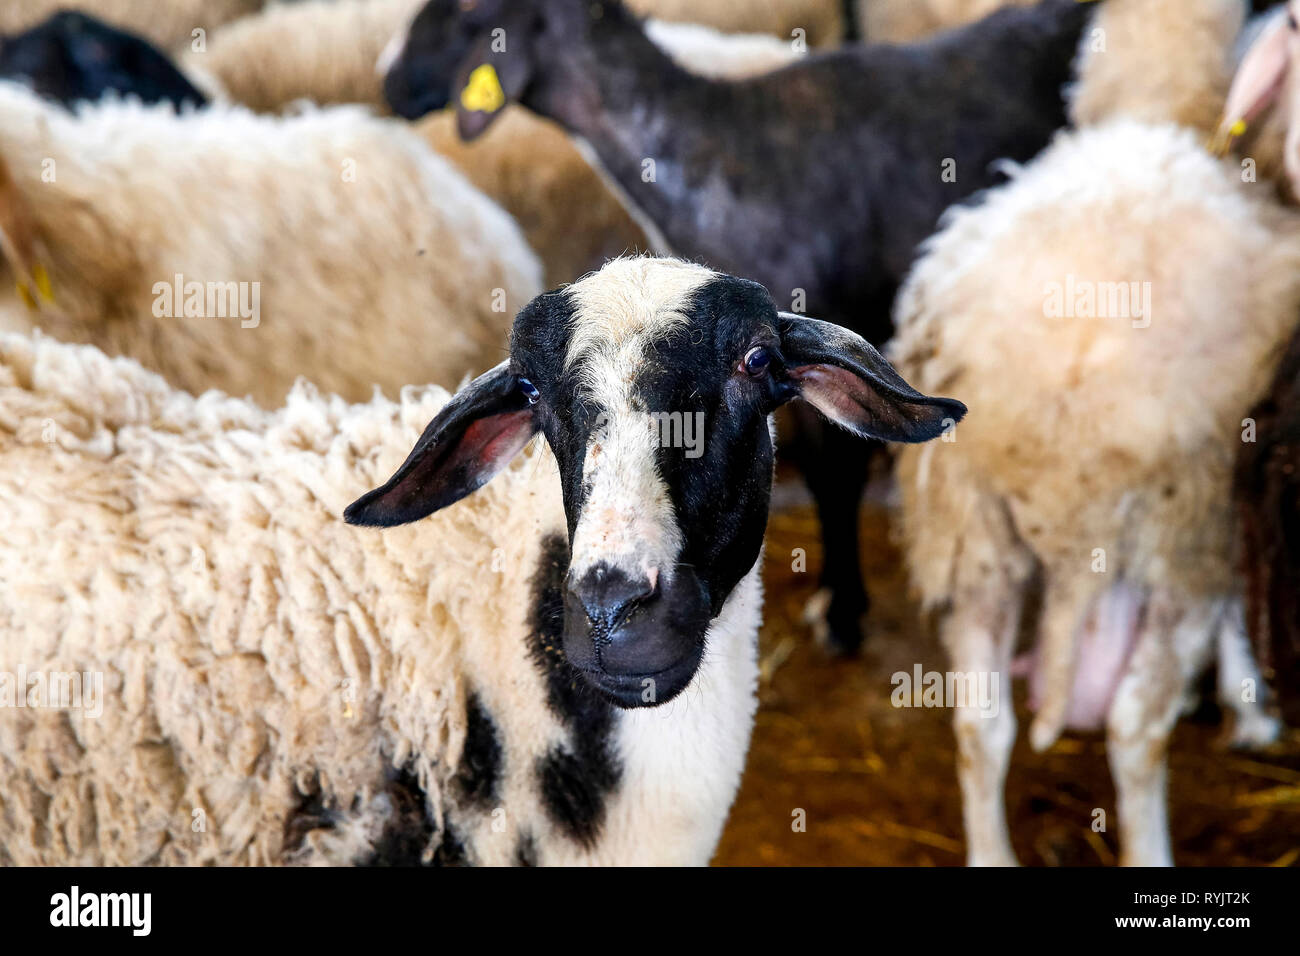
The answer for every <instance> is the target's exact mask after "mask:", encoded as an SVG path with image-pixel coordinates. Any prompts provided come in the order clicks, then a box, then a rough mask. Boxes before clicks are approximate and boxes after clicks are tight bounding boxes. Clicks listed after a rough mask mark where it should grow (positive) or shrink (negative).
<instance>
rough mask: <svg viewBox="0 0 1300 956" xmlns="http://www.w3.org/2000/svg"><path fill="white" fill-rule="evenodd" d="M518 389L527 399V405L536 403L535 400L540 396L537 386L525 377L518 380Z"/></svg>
mask: <svg viewBox="0 0 1300 956" xmlns="http://www.w3.org/2000/svg"><path fill="white" fill-rule="evenodd" d="M519 391H521V392H523V393H524V398H526V399H528V404H529V405H536V404H537V400H538V399H539V398H541V397H542V393H541V392H539V391H538V390H537V386H536V385H534V384H533V383H532V382H530V381H528V379H526V378H521V379H520V380H519Z"/></svg>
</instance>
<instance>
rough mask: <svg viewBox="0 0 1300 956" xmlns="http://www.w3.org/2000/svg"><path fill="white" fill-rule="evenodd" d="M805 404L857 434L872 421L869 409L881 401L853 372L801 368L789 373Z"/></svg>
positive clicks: (817, 366) (815, 367)
mask: <svg viewBox="0 0 1300 956" xmlns="http://www.w3.org/2000/svg"><path fill="white" fill-rule="evenodd" d="M790 377H791V378H792V379H794V380H795V381H796V382H798V383H799V384H800V386H801V388H802V391H803V397H804V399H805V400H806V401H808V402H809V403H811V405H812V406H813V407H814V408H815V409H817V410H818V411H819V412H821V413H822V414H823V415H825V416H826V417H827V418H829V419H830V420H831V421H833V422H836V423H838V424H840V425H843V426H845V427H846V428H852V429H853V430H855V431H856V430H858V429H860V428H861V427H862V425H864V424H866V423H867V422H868V421H870V420H871V419H872V418H874V416H872V415H871V414H870V413H869V411H868V409H869V408H870V407H871V405H872V404H874V403H878V402H879V401H880V398H879V396H877V395H876V393H875V390H874V389H872V388H871V387H870V386H868V385H867V383H866V382H864V381H862V379H860V378H858V376H856V375H854V374H853V373H852V372H850V371H847V370H845V369H842V368H840V367H839V366H837V365H801V366H799V367H797V368H793V369H791V370H790Z"/></svg>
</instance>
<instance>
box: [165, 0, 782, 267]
mask: <svg viewBox="0 0 1300 956" xmlns="http://www.w3.org/2000/svg"><path fill="white" fill-rule="evenodd" d="M419 6H420V3H419V2H416V3H411V2H409V0H313V2H305V3H297V4H294V5H292V6H272V7H268V8H267V9H266V10H265V11H263V12H262V13H261V14H259V15H257V16H253V17H247V18H245V19H243V20H241V21H239V22H237V23H234V24H231V25H230V26H229V27H227V28H225V29H223V30H219V31H217V32H216V33H215V34H214V35H213V37H212V39H211V42H210V43H209V44H208V48H207V51H206V52H204V53H190V54H188V55H186V56H185V57H184V58H183V59H182V64H183V66H184V68H185V69H186V70H187V71H190V72H191V73H195V74H197V75H210V76H211V77H212V78H213V80H214V81H215V84H216V85H218V86H219V87H220V88H221V90H222V91H223V92H224V94H225V95H227V96H229V97H230V98H231V99H233V100H234V101H236V102H239V103H242V104H244V105H246V106H249V107H251V108H253V109H258V110H278V109H282V108H284V107H285V106H287V105H289V104H290V103H292V102H293V101H295V100H297V99H299V98H307V99H311V100H313V101H314V102H316V103H320V104H326V103H364V104H367V105H376V104H382V91H381V83H382V75H381V74H379V73H377V72H376V67H375V64H376V61H377V60H381V56H380V54H381V52H382V51H383V50H384V48H385V45H387V46H388V48H389V51H390V52H389V53H388V54H386V56H388V57H395V56H396V55H397V53H398V52H400V43H397V44H393V43H390V42H389V41H390V40H392V39H393V38H394V36H396V37H397V38H398V39H399V40H400V38H401V36H402V35H403V33H404V30H405V28H406V27H407V26H408V25H409V21H410V19H411V16H412V15H413V13H414V12H415V10H416V9H418V8H419ZM646 31H647V34H648V35H649V36H650V37H651V38H652V39H653V40H654V41H655V42H656V43H658V44H659V45H660V46H661V47H663V48H664V49H665V50H668V51H669V53H670V54H671V55H672V56H673V58H674V59H675V60H676V61H677V62H678V63H680V64H682V65H683V66H685V67H686V68H688V69H691V70H693V71H695V72H698V73H701V74H707V75H711V76H723V75H726V76H744V75H750V74H756V73H761V72H765V71H767V70H770V69H775V68H777V67H778V66H781V65H784V64H785V63H788V62H790V61H791V60H793V59H794V58H795V57H796V56H797V55H798V54H797V53H796V52H795V50H794V48H793V47H792V46H791V44H790V43H788V42H782V41H780V40H777V39H774V38H773V37H770V36H762V35H752V34H738V35H734V36H733V35H726V34H721V33H718V32H717V31H715V30H711V29H709V28H707V27H702V26H697V25H694V24H677V23H660V22H657V21H650V22H648V23H647V24H646ZM454 122H455V120H454V114H453V113H451V112H450V111H448V112H446V113H443V114H440V115H438V116H433V117H430V118H428V119H426V120H424V121H422V122H420V123H419V124H418V125H417V127H416V129H417V131H418V132H419V134H420V136H421V137H422V138H423V139H425V140H426V141H427V142H428V143H429V144H430V145H431V146H432V147H433V148H434V149H435V150H437V151H438V152H439V153H441V154H442V155H444V156H446V157H447V158H448V159H450V160H451V161H452V162H453V163H454V164H455V165H456V166H457V167H458V168H459V169H460V171H461V172H462V173H464V175H465V176H466V177H467V178H468V179H469V180H470V181H471V182H473V183H474V185H475V186H477V187H478V188H479V189H480V190H481V191H483V192H484V193H486V194H487V195H488V196H490V197H491V198H493V199H495V200H496V201H497V202H499V203H500V204H501V205H502V206H503V207H504V208H505V209H506V211H507V212H509V213H510V214H511V215H512V216H514V217H515V219H516V221H517V222H518V223H519V225H520V227H521V228H522V229H523V232H524V235H525V237H526V238H527V239H528V241H529V244H530V245H531V246H532V247H533V249H534V250H535V251H536V252H537V254H538V255H539V256H540V257H541V259H542V261H543V264H544V266H545V271H546V284H547V285H548V286H556V285H559V284H561V283H564V282H572V281H573V280H575V279H577V278H579V277H580V276H582V275H585V274H586V273H588V272H590V271H592V270H594V269H598V268H600V266H601V264H602V263H604V262H605V261H606V260H608V259H611V258H614V257H616V256H619V255H622V254H624V253H625V252H628V251H638V250H646V249H649V248H650V247H651V243H650V241H649V240H648V239H647V237H646V233H645V231H644V230H643V228H642V226H640V225H638V224H637V222H636V221H635V220H634V218H633V216H632V215H631V214H630V213H629V212H628V210H627V209H626V208H625V207H624V206H623V204H622V202H621V201H620V200H619V198H618V196H617V191H616V188H615V189H611V187H610V185H608V184H607V182H606V181H605V180H603V179H602V177H601V175H600V173H598V172H597V171H596V170H594V169H593V168H592V166H591V164H590V163H589V162H588V161H587V160H586V159H584V158H583V156H582V154H581V153H580V152H579V150H578V148H577V147H575V146H574V145H573V144H572V143H571V142H570V141H569V139H568V137H567V136H566V135H565V134H564V132H563V130H562V129H561V128H560V127H559V126H558V125H556V124H555V123H552V122H550V121H548V120H544V119H541V118H538V117H536V116H533V115H531V114H529V113H528V112H527V111H525V110H521V109H514V108H511V109H508V110H507V111H506V114H505V115H504V116H503V117H502V118H501V120H500V122H499V123H498V124H497V128H496V129H494V130H493V131H492V132H491V133H489V135H487V136H485V137H483V139H481V140H478V141H476V142H474V143H464V142H461V141H460V138H459V136H458V135H457V133H456V130H455V128H454ZM556 210H563V213H562V214H559V215H557V213H556Z"/></svg>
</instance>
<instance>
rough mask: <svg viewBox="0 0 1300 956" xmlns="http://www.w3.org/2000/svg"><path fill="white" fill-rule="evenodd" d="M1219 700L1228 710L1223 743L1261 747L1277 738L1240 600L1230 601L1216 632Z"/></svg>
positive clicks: (1276, 723)
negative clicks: (1229, 718)
mask: <svg viewBox="0 0 1300 956" xmlns="http://www.w3.org/2000/svg"><path fill="white" fill-rule="evenodd" d="M1218 658H1219V677H1218V697H1219V703H1220V704H1222V705H1223V706H1224V707H1226V708H1227V709H1228V710H1230V711H1231V712H1232V715H1233V716H1232V729H1231V730H1230V731H1229V733H1228V734H1227V741H1226V742H1227V743H1228V745H1229V746H1232V747H1243V748H1252V747H1263V746H1266V745H1268V744H1271V743H1272V742H1273V741H1275V740H1277V737H1278V734H1279V733H1281V730H1282V726H1281V723H1280V722H1279V721H1278V719H1277V717H1276V716H1274V715H1273V714H1271V713H1269V709H1268V705H1269V696H1268V685H1267V684H1266V682H1265V681H1264V678H1263V676H1262V675H1261V674H1260V672H1259V664H1258V663H1257V662H1256V661H1255V655H1254V653H1253V652H1252V650H1251V647H1250V640H1249V639H1248V638H1247V636H1246V622H1245V621H1244V620H1243V618H1242V607H1241V602H1240V601H1234V602H1233V604H1232V606H1231V607H1230V608H1229V610H1228V613H1226V614H1225V615H1224V616H1223V623H1222V624H1221V625H1220V627H1219V634H1218Z"/></svg>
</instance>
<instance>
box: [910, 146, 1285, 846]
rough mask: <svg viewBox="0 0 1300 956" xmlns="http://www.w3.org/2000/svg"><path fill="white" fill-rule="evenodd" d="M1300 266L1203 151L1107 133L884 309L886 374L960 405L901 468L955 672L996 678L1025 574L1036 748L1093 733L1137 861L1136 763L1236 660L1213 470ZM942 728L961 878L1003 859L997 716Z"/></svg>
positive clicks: (1155, 835)
mask: <svg viewBox="0 0 1300 956" xmlns="http://www.w3.org/2000/svg"><path fill="white" fill-rule="evenodd" d="M1133 156H1141V157H1142V158H1143V159H1142V162H1140V163H1133V162H1132V157H1133ZM1298 255H1300V232H1298V231H1297V225H1296V222H1295V220H1294V218H1293V217H1291V216H1289V215H1287V214H1286V213H1285V212H1283V211H1282V210H1280V209H1278V208H1275V207H1274V206H1272V205H1271V204H1270V203H1269V202H1268V201H1267V200H1266V198H1265V197H1263V196H1262V195H1259V194H1258V193H1252V192H1251V189H1250V187H1249V186H1247V185H1243V184H1242V183H1240V182H1238V181H1236V177H1235V176H1234V175H1233V172H1232V171H1231V170H1230V169H1229V168H1227V167H1225V166H1223V165H1221V164H1219V163H1218V162H1216V161H1215V160H1213V159H1212V158H1211V157H1210V156H1209V155H1208V154H1207V153H1206V152H1205V151H1204V149H1203V148H1202V146H1201V145H1200V143H1199V142H1198V137H1197V136H1196V134H1194V133H1192V132H1190V131H1186V130H1178V129H1176V128H1174V127H1172V126H1164V127H1151V126H1144V125H1141V124H1137V123H1134V122H1131V121H1117V122H1114V123H1111V124H1107V125H1105V126H1102V127H1098V128H1094V129H1090V130H1085V131H1081V132H1079V133H1075V134H1067V135H1062V136H1061V137H1059V138H1058V140H1057V141H1056V142H1055V143H1054V144H1053V145H1052V146H1051V147H1050V148H1049V149H1048V150H1047V151H1046V152H1045V153H1044V154H1043V155H1042V156H1041V157H1040V158H1039V159H1038V160H1037V161H1035V162H1034V163H1033V164H1031V165H1030V166H1028V167H1026V168H1024V169H1022V170H1019V171H1017V172H1016V173H1015V176H1014V179H1013V182H1012V183H1010V184H1009V185H1008V186H1006V187H1004V188H1000V189H997V190H993V191H990V192H989V193H988V194H987V195H986V197H985V199H984V201H983V203H981V204H980V205H979V206H978V207H975V208H971V209H960V210H954V211H953V212H952V213H951V214H950V215H949V216H948V218H947V222H946V225H945V227H944V228H943V230H942V231H941V232H940V233H939V234H938V235H936V237H935V238H934V239H932V240H931V241H930V242H929V243H928V244H927V247H926V251H925V254H924V257H923V258H922V259H921V260H920V261H919V262H918V265H917V267H916V269H915V270H914V271H913V273H912V275H911V276H910V277H909V279H908V281H907V283H906V284H905V286H904V288H903V289H902V291H901V292H900V296H899V301H898V310H897V314H896V318H897V320H898V327H899V334H898V338H897V340H896V342H895V345H894V354H895V356H896V357H897V358H898V359H899V362H900V367H901V368H904V369H907V370H908V371H910V372H911V380H913V381H919V383H921V384H918V387H921V388H924V387H926V386H927V385H929V386H933V385H934V384H935V383H936V382H939V381H942V382H943V387H944V388H950V389H952V390H954V391H956V392H958V393H959V394H962V396H963V397H964V398H965V399H967V400H968V401H969V404H970V407H971V408H972V414H971V415H970V417H969V418H968V420H967V423H966V424H964V425H962V427H961V429H960V431H959V433H958V434H957V435H956V436H955V437H956V440H955V441H954V442H952V443H950V444H944V445H937V446H935V447H934V449H933V450H932V451H929V452H925V451H922V452H920V453H918V452H916V451H914V450H912V449H907V450H904V451H903V452H902V454H901V455H900V458H899V469H898V476H899V482H900V485H901V487H902V490H903V501H904V519H903V527H904V538H905V556H906V560H907V563H908V566H909V569H910V572H911V577H912V580H913V581H914V583H915V585H916V587H917V588H918V590H919V591H920V595H921V598H922V600H923V602H924V604H925V605H926V606H927V607H930V608H945V609H947V610H948V616H947V619H946V620H945V623H944V625H943V634H944V640H945V643H946V644H947V646H948V648H949V651H950V653H951V654H952V656H953V662H954V666H955V667H956V669H958V670H967V669H970V670H981V669H984V670H988V669H992V670H997V671H1000V672H1003V673H1006V672H1007V668H1008V667H1009V665H1010V655H1011V652H1012V650H1013V647H1014V640H1015V633H1016V630H1017V627H1018V623H1017V622H1018V618H1019V613H1020V612H1019V609H1020V608H1022V607H1023V605H1024V602H1025V600H1026V596H1027V594H1028V593H1029V591H1030V589H1031V587H1032V586H1033V580H1034V578H1035V576H1036V574H1037V573H1039V572H1041V577H1042V587H1043V594H1044V597H1043V607H1042V609H1041V611H1040V612H1039V617H1038V623H1037V631H1038V634H1039V640H1038V648H1037V660H1036V667H1035V680H1034V684H1035V689H1036V693H1035V695H1034V696H1035V698H1036V701H1035V703H1036V704H1037V705H1038V706H1039V712H1038V716H1037V718H1036V720H1035V724H1034V728H1033V733H1032V740H1033V743H1034V745H1035V746H1036V747H1039V748H1043V747H1045V746H1047V745H1048V744H1050V743H1051V742H1052V740H1053V739H1055V737H1056V735H1057V734H1058V733H1059V732H1060V730H1061V728H1062V726H1064V725H1067V724H1075V723H1086V724H1090V725H1093V726H1095V724H1096V723H1098V722H1099V721H1100V720H1101V719H1103V718H1104V719H1105V720H1106V721H1107V723H1108V729H1109V738H1108V751H1109V753H1110V758H1111V764H1112V771H1113V773H1114V775H1115V777H1116V785H1117V788H1118V789H1119V791H1120V814H1121V828H1122V834H1123V838H1124V846H1125V856H1126V859H1128V860H1129V861H1130V862H1146V863H1158V862H1168V849H1167V826H1166V825H1165V824H1164V822H1163V821H1164V817H1163V813H1164V807H1163V762H1162V761H1163V758H1162V757H1161V756H1160V755H1159V754H1154V755H1153V753H1154V751H1153V749H1152V748H1149V747H1147V745H1146V743H1145V742H1146V741H1150V740H1152V739H1163V737H1164V736H1165V735H1167V733H1168V732H1169V730H1170V729H1171V727H1172V723H1173V721H1174V720H1175V719H1176V717H1177V715H1178V712H1179V709H1180V707H1181V703H1182V693H1183V691H1184V689H1185V687H1186V686H1187V685H1188V683H1189V682H1190V681H1191V680H1192V679H1193V678H1194V677H1195V676H1196V675H1197V674H1199V672H1200V671H1201V669H1202V668H1203V667H1204V666H1205V663H1206V661H1207V659H1208V656H1209V654H1210V653H1211V650H1212V648H1213V645H1214V642H1215V640H1216V639H1217V640H1218V641H1219V642H1220V644H1221V646H1229V645H1232V646H1235V644H1236V643H1237V642H1236V639H1237V637H1239V632H1240V588H1239V585H1238V581H1237V578H1236V575H1235V574H1234V569H1233V565H1232V558H1231V537H1232V531H1231V521H1230V510H1231V505H1230V501H1229V483H1230V473H1231V468H1232V461H1233V455H1234V450H1235V449H1236V448H1237V447H1238V446H1239V443H1240V441H1241V434H1240V430H1241V428H1242V417H1243V413H1244V410H1245V409H1247V408H1249V407H1250V405H1251V403H1252V401H1253V400H1254V399H1255V398H1256V397H1257V396H1258V395H1259V394H1260V393H1261V392H1262V390H1263V388H1264V387H1265V385H1266V383H1267V381H1268V377H1269V370H1270V369H1271V368H1272V367H1273V365H1274V364H1275V363H1276V361H1277V357H1278V354H1279V349H1280V346H1281V344H1282V343H1283V342H1284V341H1285V337H1286V335H1287V332H1288V330H1289V329H1290V328H1291V327H1292V326H1293V324H1294V320H1295V319H1294V317H1295V314H1296V309H1297V306H1300V282H1297V279H1296V275H1297V272H1296V265H1297V256H1298ZM1071 283H1074V284H1075V288H1076V289H1077V290H1078V293H1079V294H1082V293H1083V292H1084V290H1085V287H1086V288H1088V289H1091V290H1092V291H1093V292H1094V293H1095V295H1096V298H1095V299H1094V302H1100V303H1101V304H1102V306H1106V302H1107V301H1108V299H1109V297H1110V295H1111V294H1112V293H1111V291H1110V290H1111V289H1113V288H1115V286H1117V285H1118V284H1124V285H1125V286H1126V287H1127V289H1126V291H1129V292H1130V293H1131V295H1130V297H1129V298H1128V301H1131V302H1133V303H1137V302H1139V301H1142V300H1145V301H1146V302H1147V303H1149V305H1150V308H1149V309H1147V310H1146V311H1145V312H1143V311H1142V310H1140V309H1135V308H1133V307H1130V309H1129V312H1128V313H1127V315H1125V314H1121V315H1117V316H1111V317H1101V318H1090V317H1087V315H1086V310H1085V312H1084V313H1083V314H1080V312H1079V309H1077V308H1074V307H1073V306H1072V305H1071V304H1070V303H1071V302H1078V301H1081V300H1079V299H1077V298H1074V297H1072V298H1070V299H1067V300H1064V301H1062V298H1061V296H1062V293H1064V295H1065V296H1072V293H1071V292H1070V291H1069V290H1070V287H1071V286H1070V284H1071ZM1104 283H1110V284H1113V285H1112V286H1111V287H1110V288H1107V286H1105V285H1099V284H1104ZM1129 283H1135V284H1136V286H1135V287H1129V286H1128V284H1129ZM1143 283H1146V285H1145V286H1144V285H1143ZM1145 289H1149V290H1150V293H1149V296H1148V295H1147V294H1146V292H1145ZM1115 294H1118V293H1115ZM1053 301H1055V302H1056V305H1055V306H1053V305H1052V303H1053ZM1109 301H1116V300H1113V299H1109ZM1108 308H1109V307H1108ZM1076 316H1077V317H1076ZM1009 372H1010V373H1011V374H1010V377H1008V373H1009ZM1008 381H1014V383H1015V385H1014V387H1009V386H1008V384H1007V383H1008ZM1099 560H1100V561H1101V562H1103V563H1102V564H1101V565H1099V564H1098V561H1099ZM1036 569H1038V570H1037V571H1036ZM1133 609H1137V610H1139V611H1142V610H1143V609H1144V613H1139V614H1134V613H1130V611H1131V610H1133ZM1093 645H1096V646H1093ZM1111 652H1114V653H1111ZM1103 664H1105V665H1107V666H1108V672H1107V673H1106V674H1104V675H1100V680H1099V681H1098V680H1095V678H1097V677H1098V675H1096V674H1094V673H1092V671H1093V669H1095V667H1097V666H1102V665H1103ZM1090 681H1091V682H1092V683H1093V692H1092V693H1091V695H1087V694H1086V692H1087V687H1086V685H1087V684H1088V683H1089V682H1090ZM1098 687H1100V688H1101V690H1100V691H1098V690H1097V688H1098ZM1085 697H1090V699H1085ZM1238 697H1239V695H1238ZM1007 700H1008V701H1009V698H1007ZM1239 709H1241V710H1242V711H1244V712H1246V715H1247V718H1248V719H1249V717H1250V716H1251V712H1252V711H1257V710H1258V709H1259V708H1258V707H1254V706H1250V707H1246V706H1239ZM1004 710H1005V711H1009V703H1008V704H1007V706H1006V707H1004ZM1255 716H1256V717H1258V718H1259V719H1260V721H1261V722H1262V724H1267V723H1268V721H1267V719H1266V718H1265V717H1264V715H1263V714H1255ZM955 719H956V722H957V731H958V740H959V744H960V745H961V750H962V754H963V770H962V773H963V781H962V782H963V790H964V796H965V803H966V810H967V831H968V839H969V840H970V843H971V855H972V860H973V861H974V862H1008V861H1009V853H1010V846H1009V843H1008V842H1007V840H1006V827H1005V820H1004V819H1003V818H1002V817H1001V814H1002V809H1001V806H1000V801H1001V780H1002V777H1003V776H1004V775H1005V767H1006V759H1007V755H1008V754H1009V748H1010V740H1011V738H1012V736H1013V735H1014V727H1015V724H1014V716H1013V715H1011V714H1010V713H1009V712H1008V713H1004V714H1003V715H1002V717H1001V719H1000V720H998V721H992V722H990V721H984V724H985V725H986V726H981V719H980V718H979V717H973V716H972V715H971V713H966V712H962V709H960V708H959V712H958V713H957V715H956V718H955ZM995 724H996V726H994V725H995ZM1144 748H1145V749H1144ZM1157 764H1158V766H1157ZM995 805H996V806H995ZM1162 841H1163V845H1162Z"/></svg>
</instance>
